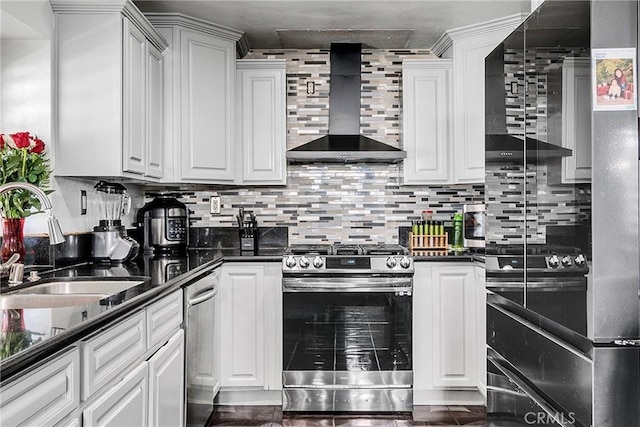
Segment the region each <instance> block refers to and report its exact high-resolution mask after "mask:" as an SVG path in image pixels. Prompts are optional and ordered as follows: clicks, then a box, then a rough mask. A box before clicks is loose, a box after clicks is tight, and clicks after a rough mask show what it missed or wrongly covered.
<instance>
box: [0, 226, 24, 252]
mask: <svg viewBox="0 0 640 427" xmlns="http://www.w3.org/2000/svg"><path fill="white" fill-rule="evenodd" d="M15 253H17V254H20V259H19V260H18V262H22V263H24V254H25V250H24V218H3V219H2V262H7V260H8V259H9V257H10V256H11V255H12V254H15Z"/></svg>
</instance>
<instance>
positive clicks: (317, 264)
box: [313, 256, 324, 268]
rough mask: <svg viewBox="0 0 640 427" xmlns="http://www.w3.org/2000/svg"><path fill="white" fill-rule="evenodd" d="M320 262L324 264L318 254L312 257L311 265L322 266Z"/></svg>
mask: <svg viewBox="0 0 640 427" xmlns="http://www.w3.org/2000/svg"><path fill="white" fill-rule="evenodd" d="M322 264H324V262H323V261H322V258H320V257H319V256H317V257H315V258H314V259H313V266H314V267H315V268H320V267H322Z"/></svg>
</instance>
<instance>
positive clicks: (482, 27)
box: [430, 13, 529, 56]
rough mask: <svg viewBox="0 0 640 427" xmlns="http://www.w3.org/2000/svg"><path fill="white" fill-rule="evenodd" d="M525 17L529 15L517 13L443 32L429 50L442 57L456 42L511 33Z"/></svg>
mask: <svg viewBox="0 0 640 427" xmlns="http://www.w3.org/2000/svg"><path fill="white" fill-rule="evenodd" d="M527 16H529V15H528V14H525V13H517V14H515V15H509V16H505V17H503V18H498V19H492V20H491V21H486V22H480V23H478V24H473V25H468V26H466V27H459V28H452V29H450V30H447V31H445V32H444V33H443V34H442V35H441V36H440V38H439V39H438V40H437V41H436V42H435V43H434V44H433V46H432V47H431V49H430V50H431V52H432V53H433V54H434V55H436V56H442V54H444V53H445V52H446V51H447V49H449V48H450V47H451V46H453V42H454V41H456V40H460V39H464V38H469V37H479V36H482V35H485V34H491V33H493V32H497V31H512V30H513V29H515V28H516V27H517V26H518V25H520V23H522V21H524V20H525V19H526V18H527Z"/></svg>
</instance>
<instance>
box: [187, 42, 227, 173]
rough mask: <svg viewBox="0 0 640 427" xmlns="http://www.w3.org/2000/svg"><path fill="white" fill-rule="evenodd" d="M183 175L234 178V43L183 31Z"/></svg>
mask: <svg viewBox="0 0 640 427" xmlns="http://www.w3.org/2000/svg"><path fill="white" fill-rule="evenodd" d="M181 37H182V39H181V46H180V51H181V73H182V75H181V82H182V83H181V97H180V100H181V101H180V102H181V128H182V131H181V132H182V138H181V147H182V149H181V150H180V154H181V156H182V159H181V179H182V180H184V181H193V182H223V183H224V182H233V181H234V179H235V169H234V163H235V147H234V143H235V137H234V136H235V96H236V92H235V43H233V42H232V41H229V40H222V39H219V38H216V37H213V36H210V35H207V34H202V33H197V32H193V31H187V30H183V31H182V32H181Z"/></svg>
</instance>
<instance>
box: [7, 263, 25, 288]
mask: <svg viewBox="0 0 640 427" xmlns="http://www.w3.org/2000/svg"><path fill="white" fill-rule="evenodd" d="M23 276H24V264H20V263H15V264H12V265H11V270H9V286H14V285H19V284H21V283H22V278H23Z"/></svg>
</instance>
